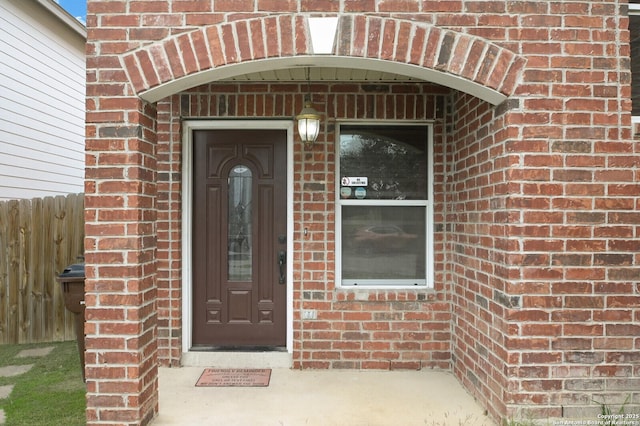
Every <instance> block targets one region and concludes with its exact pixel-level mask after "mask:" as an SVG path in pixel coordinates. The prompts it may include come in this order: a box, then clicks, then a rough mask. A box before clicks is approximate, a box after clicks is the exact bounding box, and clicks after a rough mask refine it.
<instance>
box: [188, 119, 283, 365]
mask: <svg viewBox="0 0 640 426" xmlns="http://www.w3.org/2000/svg"><path fill="white" fill-rule="evenodd" d="M293 124H294V123H293V121H290V120H184V121H182V353H188V352H190V351H191V346H192V333H193V303H192V302H193V276H192V273H191V263H192V261H193V257H192V248H191V247H192V246H191V243H192V226H191V225H192V224H191V218H192V211H193V206H192V202H193V167H192V162H193V137H192V134H193V131H194V130H220V129H231V130H245V129H258V130H266V129H279V130H286V132H287V213H286V214H287V263H286V265H287V300H286V303H285V306H286V309H287V321H286V323H287V324H286V326H287V352H288V353H289V354H291V353H293V262H292V260H293V220H292V219H293Z"/></svg>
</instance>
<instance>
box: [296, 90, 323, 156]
mask: <svg viewBox="0 0 640 426" xmlns="http://www.w3.org/2000/svg"><path fill="white" fill-rule="evenodd" d="M296 119H297V120H298V133H299V134H300V139H302V143H304V147H305V148H307V149H308V148H311V147H312V146H313V143H314V142H315V141H316V139H317V138H318V133H319V132H320V114H318V111H316V110H315V108H313V104H312V103H311V95H307V96H305V99H304V108H302V111H300V114H298V115H297V116H296Z"/></svg>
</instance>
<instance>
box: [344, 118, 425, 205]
mask: <svg viewBox="0 0 640 426" xmlns="http://www.w3.org/2000/svg"><path fill="white" fill-rule="evenodd" d="M356 177H358V178H366V180H367V183H366V185H365V184H361V185H351V184H350V183H349V179H350V178H356ZM345 178H346V179H345ZM351 180H352V181H353V179H351ZM340 182H341V183H342V185H341V191H340V197H341V198H342V199H368V200H426V199H427V128H426V126H362V125H359V126H347V125H345V126H341V127H340Z"/></svg>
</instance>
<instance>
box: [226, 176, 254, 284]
mask: <svg viewBox="0 0 640 426" xmlns="http://www.w3.org/2000/svg"><path fill="white" fill-rule="evenodd" d="M252 178H253V176H252V173H251V170H250V169H249V168H248V167H246V166H242V165H238V166H235V167H234V168H233V169H232V170H231V172H230V173H229V220H228V223H229V229H228V241H227V248H228V252H227V259H228V265H227V271H228V275H229V277H228V279H229V281H251V277H252V273H253V271H252V252H253V241H252V239H251V235H252V226H251V225H252V212H251V203H252V199H251V196H252V188H251V183H252Z"/></svg>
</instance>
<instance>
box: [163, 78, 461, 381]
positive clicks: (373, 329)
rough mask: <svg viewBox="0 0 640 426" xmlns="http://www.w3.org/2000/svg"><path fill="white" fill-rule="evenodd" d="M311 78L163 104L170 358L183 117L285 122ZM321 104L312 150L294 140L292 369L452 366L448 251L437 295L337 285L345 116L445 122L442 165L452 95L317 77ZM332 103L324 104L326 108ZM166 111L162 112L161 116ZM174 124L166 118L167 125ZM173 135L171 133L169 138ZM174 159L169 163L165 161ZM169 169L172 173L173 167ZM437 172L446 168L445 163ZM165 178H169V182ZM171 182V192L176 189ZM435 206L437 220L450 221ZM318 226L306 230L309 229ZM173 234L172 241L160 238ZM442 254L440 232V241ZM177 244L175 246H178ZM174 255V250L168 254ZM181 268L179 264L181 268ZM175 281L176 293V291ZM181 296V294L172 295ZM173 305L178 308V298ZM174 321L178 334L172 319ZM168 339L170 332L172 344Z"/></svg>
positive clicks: (167, 359) (233, 87)
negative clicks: (338, 154) (307, 313)
mask: <svg viewBox="0 0 640 426" xmlns="http://www.w3.org/2000/svg"><path fill="white" fill-rule="evenodd" d="M306 86H307V85H306V84H302V85H299V84H282V83H279V84H278V83H272V84H267V83H245V84H226V85H225V84H211V85H206V86H201V87H197V88H194V89H191V90H189V91H188V92H185V93H183V94H180V95H175V96H172V97H171V98H169V99H167V100H165V101H161V102H159V104H158V115H159V119H158V129H159V134H160V135H161V137H159V144H158V147H159V149H158V150H159V152H161V153H162V152H165V153H166V154H159V168H160V170H159V173H158V180H159V181H158V185H159V193H158V198H159V199H160V200H176V201H175V202H173V203H167V205H170V206H172V208H171V212H161V213H159V216H160V217H166V218H172V219H171V220H164V219H162V218H159V220H158V240H159V241H158V247H159V250H158V251H159V259H162V260H159V262H158V269H159V271H163V270H166V271H167V276H163V277H162V278H160V277H159V279H158V286H159V294H160V296H159V298H158V299H159V300H158V304H159V306H160V314H159V316H160V318H159V336H160V340H159V346H160V347H159V354H160V361H161V362H162V363H164V364H172V363H174V364H175V363H178V362H179V357H180V349H181V341H180V334H179V332H180V324H179V321H178V323H177V324H175V321H177V319H179V318H180V317H181V315H182V314H181V312H180V309H181V306H180V305H179V301H180V294H179V280H177V278H179V277H178V276H174V278H175V279H174V280H170V279H168V275H171V274H172V267H171V266H170V263H169V261H168V259H175V262H178V261H179V259H180V246H179V244H178V243H176V242H175V240H176V235H173V238H168V236H169V235H171V234H172V233H171V232H170V229H171V227H173V228H175V229H180V224H179V223H178V221H177V220H178V219H179V216H180V209H181V207H180V205H179V202H178V201H179V200H180V189H181V188H180V180H179V179H180V177H179V174H178V173H170V172H169V171H168V170H170V169H171V170H174V171H177V170H179V169H180V163H179V161H178V158H179V157H177V156H176V157H174V161H173V162H172V161H169V157H168V155H169V153H170V152H176V151H177V152H179V150H180V143H181V137H182V135H181V132H180V120H182V119H189V118H204V117H209V118H251V119H256V118H258V119H259V118H282V119H290V118H291V117H292V116H293V115H295V113H296V112H297V111H299V110H300V108H302V104H303V95H302V93H304V92H305V90H306V89H307V87H306ZM311 92H312V93H313V94H314V96H313V101H314V105H315V106H316V108H317V109H320V110H321V113H322V114H323V115H324V116H325V117H328V120H327V121H326V123H325V126H324V128H323V131H322V132H321V134H320V136H319V138H318V141H317V142H316V143H315V145H314V148H313V150H309V151H307V150H304V149H303V147H302V145H301V144H296V145H295V152H294V162H295V164H294V167H295V172H294V181H295V190H294V191H295V193H294V200H295V202H294V227H295V230H294V241H295V243H294V244H295V246H294V250H295V254H294V284H293V285H294V349H295V350H294V367H295V368H377V369H398V368H411V369H420V368H422V367H438V368H446V369H448V368H450V347H449V346H450V340H451V336H450V323H451V314H450V310H451V309H450V305H449V293H448V292H445V291H444V284H443V280H442V279H441V278H440V277H441V276H442V273H441V272H440V271H441V270H442V268H443V257H442V256H440V257H439V261H438V264H437V266H436V270H437V271H438V273H437V276H438V279H437V280H436V281H437V284H436V289H435V292H433V291H388V292H387V291H378V292H371V291H352V290H346V289H344V290H336V285H335V282H334V281H333V275H334V270H335V265H334V260H335V255H334V252H335V240H334V235H335V224H334V221H333V217H334V210H335V193H334V191H335V189H334V188H335V181H334V176H333V171H334V170H335V154H334V153H335V149H336V148H335V144H334V142H335V130H336V129H335V127H336V125H335V123H336V122H337V121H339V120H343V121H344V120H354V119H359V120H362V119H365V120H398V119H399V120H437V122H436V125H435V131H434V133H435V148H434V150H435V162H436V163H437V164H441V163H442V158H441V156H442V154H441V152H442V150H443V147H442V143H441V141H442V128H443V127H442V124H440V122H441V120H442V117H443V115H444V111H443V106H444V97H445V94H447V93H448V92H449V91H448V89H446V90H443V89H442V88H439V87H437V86H433V85H430V84H411V85H405V84H391V85H389V84H353V83H334V84H320V83H313V84H312V85H311ZM323 107H324V110H322V108H323ZM160 117H162V118H160ZM165 120H166V121H165ZM165 131H166V134H165ZM164 158H166V161H164ZM165 170H166V172H165ZM439 170H442V169H441V168H439ZM163 180H167V182H163ZM435 185H436V191H435V196H436V198H440V199H442V198H443V196H442V193H441V192H440V191H441V190H442V187H443V185H442V174H441V172H438V173H437V174H436V176H435ZM169 188H172V190H171V191H170V190H169ZM440 209H441V207H436V209H435V211H436V217H437V218H438V219H439V218H441V217H442V213H441V211H440ZM305 227H306V228H308V229H309V230H310V232H309V235H308V236H307V237H305V236H304V235H303V228H305ZM163 235H165V236H166V237H164V238H163V237H162V236H163ZM435 244H436V250H437V252H438V253H442V251H443V250H442V247H443V241H442V233H440V232H439V233H437V235H436V237H435ZM171 248H172V249H171ZM165 252H166V253H165ZM174 267H175V266H174ZM172 287H173V290H172ZM171 291H173V292H174V293H175V294H174V296H173V300H170V299H171V298H170V297H168V296H167V294H168V293H169V292H171ZM172 302H173V303H174V304H173V309H172V310H170V309H169V306H170V303H172ZM302 309H315V310H317V311H318V318H317V320H304V321H303V320H301V310H302ZM169 321H174V327H173V330H172V329H171V328H170V327H168V322H169ZM169 336H172V338H171V341H170V342H169V341H168V340H167V339H169Z"/></svg>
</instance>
